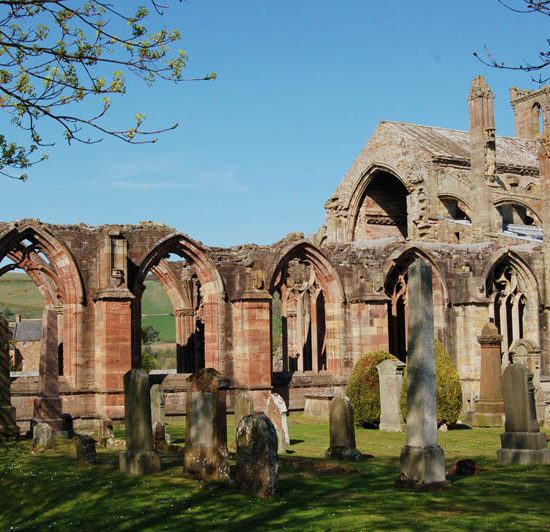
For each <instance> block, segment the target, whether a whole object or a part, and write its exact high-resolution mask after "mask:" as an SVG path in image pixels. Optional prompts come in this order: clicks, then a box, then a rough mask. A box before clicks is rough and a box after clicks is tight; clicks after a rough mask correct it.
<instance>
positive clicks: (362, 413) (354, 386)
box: [346, 350, 395, 426]
mask: <svg viewBox="0 0 550 532" xmlns="http://www.w3.org/2000/svg"><path fill="white" fill-rule="evenodd" d="M388 358H395V357H394V356H393V355H390V354H389V353H386V352H385V351H380V350H378V351H372V352H370V353H367V354H366V355H363V356H362V357H361V358H360V359H359V360H358V361H357V364H355V367H354V368H353V371H352V372H351V376H350V379H349V382H348V386H347V390H346V393H347V395H348V397H349V398H350V401H351V404H352V405H353V416H354V419H355V423H356V424H357V425H362V426H372V425H378V424H379V423H380V382H379V380H378V370H377V369H376V366H377V365H378V364H380V362H382V361H384V360H387V359H388Z"/></svg>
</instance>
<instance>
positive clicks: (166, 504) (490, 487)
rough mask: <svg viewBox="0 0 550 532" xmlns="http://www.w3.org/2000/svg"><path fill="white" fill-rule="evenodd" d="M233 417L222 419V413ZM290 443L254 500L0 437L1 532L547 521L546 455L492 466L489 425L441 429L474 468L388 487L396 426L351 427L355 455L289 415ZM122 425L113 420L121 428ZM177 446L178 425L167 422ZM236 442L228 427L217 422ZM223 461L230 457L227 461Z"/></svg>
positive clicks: (504, 526) (396, 448)
mask: <svg viewBox="0 0 550 532" xmlns="http://www.w3.org/2000/svg"><path fill="white" fill-rule="evenodd" d="M231 422H232V416H230V417H229V423H231ZM289 429H290V436H291V445H290V447H289V451H290V452H289V453H288V454H287V455H286V456H285V457H284V458H283V459H282V460H281V462H280V489H281V496H280V497H278V498H275V499H272V500H264V499H258V498H255V497H251V496H248V495H245V494H242V493H239V492H238V491H237V490H236V487H235V486H234V485H230V486H220V485H210V486H208V485H203V484H201V482H199V481H196V480H193V479H191V478H188V477H184V476H183V475H182V467H181V458H179V457H177V456H163V458H162V472H160V473H157V474H154V475H150V476H130V475H123V474H121V473H119V472H118V452H119V451H113V450H103V449H98V451H99V459H100V465H98V466H96V467H82V468H80V467H78V465H77V463H76V459H75V452H74V445H73V443H72V442H71V441H67V440H65V441H63V440H57V441H56V443H55V446H54V449H53V450H50V451H47V452H46V453H45V454H43V455H31V454H30V453H29V450H30V448H31V442H30V441H21V442H16V443H6V444H0V479H1V481H2V487H3V489H4V490H5V491H4V494H5V495H6V498H5V499H4V502H3V503H2V505H1V508H2V510H1V512H0V530H28V531H31V530H33V531H37V530H40V531H41V530H63V531H66V530H79V531H86V530H94V531H98V530H109V531H118V530H121V531H122V530H131V531H136V530H139V531H143V530H178V531H179V530H190V531H193V532H198V531H202V530H205V531H206V530H209V531H211V530H235V531H239V532H246V531H249V530H262V531H264V530H295V531H301V532H304V531H313V530H315V531H317V530H319V531H325V530H330V531H347V530H350V531H351V530H354V531H360V530H364V531H367V530H368V531H370V530H438V531H447V530H449V531H450V530H471V531H474V530H475V531H477V530H499V531H500V530H518V529H520V530H542V529H547V528H548V527H549V523H550V509H549V505H548V500H550V482H549V477H550V465H537V466H500V465H498V464H497V461H496V450H497V449H498V448H499V447H500V444H499V434H500V432H501V431H500V430H499V429H463V430H452V431H449V432H446V433H440V444H441V446H442V447H443V449H444V451H445V457H446V461H447V469H450V468H451V467H452V465H453V464H454V462H455V461H456V460H458V459H461V458H473V459H474V460H476V462H477V464H478V466H479V467H480V471H479V473H478V474H477V475H475V476H470V477H453V476H450V477H449V478H450V480H451V481H452V482H453V489H452V490H450V491H440V492H428V493H420V492H412V491H407V490H404V489H401V488H396V487H394V481H395V479H396V478H397V477H398V475H399V453H400V450H401V447H402V446H403V444H404V441H405V436H404V435H403V434H389V433H381V432H379V431H376V430H365V429H359V428H358V429H357V432H356V437H357V447H358V448H359V449H360V450H361V451H362V452H363V453H365V454H369V455H373V456H372V457H371V458H368V459H367V460H366V461H364V462H360V463H350V462H347V463H342V462H336V461H331V460H326V459H325V458H324V452H325V450H326V448H327V447H328V425H327V424H325V423H321V422H318V421H314V420H312V419H309V418H306V417H304V416H303V415H302V414H291V415H290V416H289ZM122 430H123V428H122V427H121V428H120V429H118V430H117V433H116V434H117V436H122V435H123V432H122ZM168 432H169V433H170V434H171V437H172V442H173V443H178V444H182V443H183V438H184V424H183V423H181V422H178V423H170V424H169V425H168ZM228 442H229V449H230V452H231V451H234V450H235V447H234V443H233V427H232V426H231V425H230V426H229V429H228ZM232 465H234V463H233V462H232Z"/></svg>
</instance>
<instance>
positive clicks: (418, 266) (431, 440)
mask: <svg viewBox="0 0 550 532" xmlns="http://www.w3.org/2000/svg"><path fill="white" fill-rule="evenodd" d="M408 298H409V299H408V303H409V330H408V335H409V345H408V365H409V368H408V391H407V445H406V446H405V447H403V449H402V451H401V476H400V478H399V481H398V483H399V484H401V485H404V486H408V487H413V488H416V489H437V488H443V487H446V486H449V485H450V483H449V482H448V481H447V480H446V476H445V456H444V454H443V449H441V447H439V445H438V442H437V406H436V388H435V340H434V322H433V291H432V269H431V267H430V266H429V265H428V264H427V263H425V262H424V261H423V260H421V259H416V260H415V261H414V262H413V263H412V264H411V266H410V267H409V284H408Z"/></svg>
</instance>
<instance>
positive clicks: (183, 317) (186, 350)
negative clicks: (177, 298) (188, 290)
mask: <svg viewBox="0 0 550 532" xmlns="http://www.w3.org/2000/svg"><path fill="white" fill-rule="evenodd" d="M174 315H175V317H176V344H177V346H176V347H177V354H176V356H177V368H178V369H177V371H178V373H192V372H193V371H195V369H197V368H195V342H194V338H193V335H194V334H195V327H196V320H195V310H194V309H192V308H183V309H177V310H175V311H174Z"/></svg>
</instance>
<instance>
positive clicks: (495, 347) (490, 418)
mask: <svg viewBox="0 0 550 532" xmlns="http://www.w3.org/2000/svg"><path fill="white" fill-rule="evenodd" d="M477 341H478V342H479V344H480V346H481V379H480V394H479V401H478V402H477V403H476V411H475V414H474V415H473V416H472V425H473V426H474V427H502V425H503V424H504V401H503V399H502V376H501V375H502V369H501V363H500V357H501V353H500V350H501V344H502V336H501V335H500V334H499V333H498V329H497V328H496V325H495V324H494V323H491V322H488V323H486V324H485V325H484V326H483V329H482V330H481V335H480V336H478V337H477Z"/></svg>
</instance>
